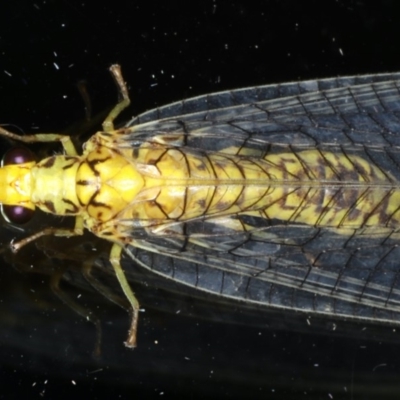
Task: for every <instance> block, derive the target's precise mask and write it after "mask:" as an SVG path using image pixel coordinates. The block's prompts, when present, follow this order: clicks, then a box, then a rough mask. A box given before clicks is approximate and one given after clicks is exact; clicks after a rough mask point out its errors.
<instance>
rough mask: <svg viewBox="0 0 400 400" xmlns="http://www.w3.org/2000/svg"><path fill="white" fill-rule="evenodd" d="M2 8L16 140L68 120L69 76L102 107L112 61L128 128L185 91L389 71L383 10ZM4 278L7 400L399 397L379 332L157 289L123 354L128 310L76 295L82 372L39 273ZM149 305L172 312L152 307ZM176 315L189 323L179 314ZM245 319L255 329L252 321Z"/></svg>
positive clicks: (393, 23)
mask: <svg viewBox="0 0 400 400" xmlns="http://www.w3.org/2000/svg"><path fill="white" fill-rule="evenodd" d="M4 3H5V2H3V4H2V5H1V16H2V17H1V24H0V93H1V95H0V99H1V100H0V104H1V106H0V121H1V123H4V124H13V125H14V126H13V127H12V129H13V130H14V131H20V132H35V131H38V129H40V130H41V131H46V132H47V131H62V130H64V129H65V128H67V127H68V126H70V125H72V124H74V123H76V122H77V121H78V120H80V119H81V118H82V117H83V115H84V107H83V102H82V99H81V97H80V95H79V93H78V91H77V90H76V83H77V82H78V81H80V80H82V79H84V80H86V82H87V85H88V90H89V92H90V95H91V98H92V102H93V108H94V113H96V112H99V111H102V110H104V108H105V107H108V106H110V105H112V104H113V103H114V102H115V99H116V90H115V86H114V84H113V82H112V80H111V79H110V77H109V74H108V72H107V68H108V66H109V65H110V64H112V63H116V62H117V63H120V64H121V65H122V68H123V72H124V77H125V80H126V81H127V82H128V84H129V88H130V93H131V98H132V103H133V104H132V107H131V109H130V110H129V112H127V113H126V114H125V116H126V118H128V117H129V116H131V115H133V114H136V113H139V112H142V111H145V110H147V109H149V108H152V107H155V106H157V105H163V104H166V103H168V102H171V101H176V100H179V99H182V98H185V97H190V96H194V95H197V94H203V93H208V92H215V91H220V90H225V89H233V88H239V87H246V86H251V85H261V84H267V83H275V82H282V81H289V80H299V79H307V78H315V77H330V76H341V75H351V74H363V73H378V72H387V71H396V70H398V69H399V68H400V65H399V55H398V53H399V38H400V16H399V12H400V4H399V3H398V2H396V1H395V0H392V1H389V0H387V1H381V2H379V3H377V2H367V1H334V0H327V1H323V2H322V1H304V2H299V1H289V0H287V1H278V0H276V1H254V2H244V1H230V2H222V1H211V0H209V1H208V0H207V1H201V2H200V1H199V2H179V1H168V2H155V1H146V2H145V1H141V0H140V1H131V2H128V1H118V0H115V1H113V2H108V3H107V4H106V5H103V4H100V2H95V1H92V2H77V1H72V0H69V1H67V0H58V1H55V0H48V1H45V2H42V1H36V2H35V1H22V0H21V1H18V2H8V3H7V4H4ZM4 146H5V145H4ZM38 220H41V221H42V219H41V217H39V218H38ZM42 222H43V221H42ZM7 235H10V239H11V237H12V235H11V234H6V235H5V236H4V237H3V238H2V242H3V243H6V242H7V240H8V236H7ZM32 254H34V253H33V251H32ZM34 261H35V259H34V258H33V256H32V262H34ZM8 270H11V267H10V266H9V265H8V264H7V263H2V271H1V276H0V279H1V283H0V287H1V293H0V300H1V303H0V305H1V313H2V316H3V319H4V321H3V322H2V324H3V327H0V328H1V329H0V331H1V335H0V365H1V368H0V381H1V386H0V395H4V398H10V397H12V396H18V395H26V394H28V393H29V395H31V396H32V397H33V398H36V397H40V395H42V396H44V397H46V396H47V398H55V397H57V398H67V397H68V398H70V397H71V396H80V397H83V396H90V398H105V397H109V398H133V397H135V398H143V396H144V395H146V396H154V397H160V396H161V397H164V398H176V397H177V396H178V395H184V396H186V397H189V398H203V397H205V396H207V397H209V398H212V397H215V398H223V397H226V398H235V397H236V398H242V397H243V396H245V395H247V396H248V398H271V399H273V398H283V399H285V398H294V397H295V396H296V398H313V399H314V398H317V399H330V398H334V399H338V398H340V399H341V398H348V399H350V398H364V399H367V398H376V396H378V397H379V398H383V397H384V396H386V397H387V398H393V397H394V396H395V395H396V394H399V393H400V383H399V379H398V377H399V375H400V362H399V354H400V344H399V340H398V339H397V334H395V333H392V331H391V330H390V329H388V328H379V329H378V330H377V331H374V332H373V333H371V334H370V335H368V334H367V335H365V334H364V333H365V330H364V329H363V328H364V326H363V325H355V326H352V325H350V324H346V323H344V322H338V323H337V328H336V331H335V332H334V334H333V333H332V332H331V330H332V324H331V322H332V321H327V322H326V323H325V322H323V323H321V324H319V325H316V327H315V328H314V327H313V325H312V326H311V328H308V327H307V321H306V318H305V317H303V316H301V317H300V318H298V317H296V319H294V320H295V321H297V322H296V323H291V322H290V321H291V319H290V317H287V316H282V320H287V321H288V322H287V324H284V323H281V322H279V321H278V322H276V323H274V322H273V320H272V319H271V321H270V322H268V318H266V317H264V316H260V314H259V315H257V314H255V316H253V314H252V313H250V315H249V314H248V313H247V312H244V313H243V314H244V316H240V315H237V314H240V313H239V311H237V312H236V311H235V310H233V312H232V313H229V312H227V313H226V315H227V316H226V315H225V314H224V312H223V311H221V312H220V313H219V311H218V309H217V308H216V309H213V312H211V313H210V314H211V315H207V317H208V318H207V319H205V315H204V314H206V313H205V312H204V311H201V308H202V307H201V306H197V305H196V304H197V301H196V300H193V301H192V303H193V304H192V303H190V301H188V300H182V299H180V298H177V299H176V300H175V302H172V304H168V301H169V300H165V299H164V298H163V297H160V298H158V300H157V295H158V291H157V285H155V286H156V287H155V288H149V289H148V290H155V296H154V297H155V298H156V300H154V298H150V299H149V300H148V301H149V302H150V303H152V304H153V308H150V309H149V312H147V311H146V313H144V314H143V317H142V320H141V324H140V326H139V348H138V349H136V350H135V351H134V352H130V351H129V350H126V349H124V347H123V346H122V341H123V339H124V335H125V330H126V327H127V318H126V315H125V313H124V312H122V311H120V310H119V309H118V308H117V307H114V306H110V305H108V302H107V301H106V300H104V299H103V298H102V297H101V296H100V295H92V294H90V293H88V294H86V296H87V300H86V301H87V302H88V303H91V304H95V305H98V307H99V309H100V312H101V313H104V325H105V335H104V336H105V337H104V339H103V352H104V354H103V357H102V359H101V360H100V361H95V360H93V359H92V358H91V351H92V346H93V340H94V329H93V328H92V326H91V325H90V324H88V323H86V322H85V321H84V320H83V319H82V318H80V317H78V316H76V315H75V314H74V313H73V312H72V311H70V310H69V309H68V308H67V307H65V306H64V305H62V304H61V303H60V302H59V300H58V299H56V298H54V297H53V296H52V295H51V294H50V293H49V291H48V284H47V282H48V277H47V276H43V277H42V276H41V275H34V276H33V275H30V274H20V273H16V272H8ZM6 271H7V272H6ZM146 282H147V281H146ZM33 291H34V292H33ZM32 293H36V294H32ZM72 293H75V292H74V291H73V290H72ZM78 293H80V292H79V291H77V292H76V293H75V294H78ZM39 294H40V296H39ZM160 295H161V294H160ZM143 296H144V297H145V296H146V295H143ZM150 297H151V296H150ZM41 298H42V299H44V300H43V303H41V302H40V300H39V299H41ZM139 298H140V297H139ZM180 301H182V302H186V303H185V304H180ZM157 305H159V306H160V308H161V309H162V308H164V307H163V306H164V305H165V308H166V309H167V310H168V311H169V312H171V313H169V312H165V311H162V310H161V311H157V310H154V308H157ZM181 308H182V309H189V310H192V311H186V313H190V314H192V315H194V318H193V317H192V318H189V317H183V316H180V315H179V314H178V315H176V312H177V311H178V310H180V309H181ZM205 308H207V306H205ZM236 315H237V321H238V322H240V324H237V325H236V324H232V323H226V322H223V323H219V322H215V321H214V322H213V321H212V319H216V320H224V319H227V320H229V321H230V322H232V321H235V316H236ZM252 318H253V321H251V320H252ZM258 318H259V321H260V324H261V325H263V326H264V327H260V326H250V325H252V324H250V322H252V323H254V324H255V325H256V322H257V321H256V320H258ZM210 319H211V320H210ZM278 320H279V318H278ZM266 321H267V322H266ZM266 325H268V326H269V328H268V327H266ZM283 325H284V326H283ZM285 326H287V327H286V328H285ZM367 330H368V329H367ZM370 331H373V329H372V328H370ZM380 339H382V340H380ZM156 341H157V343H156ZM72 381H74V382H75V383H76V384H73V383H72Z"/></svg>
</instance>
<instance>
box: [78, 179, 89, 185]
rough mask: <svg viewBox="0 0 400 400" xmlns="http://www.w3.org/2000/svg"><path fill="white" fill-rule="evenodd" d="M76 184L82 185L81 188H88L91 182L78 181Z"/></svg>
mask: <svg viewBox="0 0 400 400" xmlns="http://www.w3.org/2000/svg"><path fill="white" fill-rule="evenodd" d="M76 184H77V185H80V186H88V185H90V181H87V180H82V179H80V180H78V181H76Z"/></svg>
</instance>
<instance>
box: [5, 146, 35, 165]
mask: <svg viewBox="0 0 400 400" xmlns="http://www.w3.org/2000/svg"><path fill="white" fill-rule="evenodd" d="M34 159H35V156H34V155H33V153H32V152H31V151H30V150H28V149H26V148H25V147H14V148H12V149H10V150H8V151H7V152H6V153H5V154H4V156H3V160H2V166H4V165H12V164H24V163H26V162H30V161H33V160H34Z"/></svg>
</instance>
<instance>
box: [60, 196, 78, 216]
mask: <svg viewBox="0 0 400 400" xmlns="http://www.w3.org/2000/svg"><path fill="white" fill-rule="evenodd" d="M63 202H64V203H65V204H68V205H70V206H71V208H70V209H66V210H65V213H66V214H77V213H78V211H79V207H78V206H77V205H76V204H75V203H74V202H72V201H71V200H68V199H63Z"/></svg>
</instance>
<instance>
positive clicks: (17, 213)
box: [2, 204, 34, 225]
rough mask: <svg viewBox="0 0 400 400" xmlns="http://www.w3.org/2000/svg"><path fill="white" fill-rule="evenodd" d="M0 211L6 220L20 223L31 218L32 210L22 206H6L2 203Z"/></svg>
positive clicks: (24, 222)
mask: <svg viewBox="0 0 400 400" xmlns="http://www.w3.org/2000/svg"><path fill="white" fill-rule="evenodd" d="M2 213H3V216H4V218H5V219H6V220H7V221H8V222H12V223H14V224H18V225H22V224H26V223H27V222H29V221H30V220H31V218H32V217H33V214H34V211H33V210H31V209H30V208H25V207H22V206H8V205H4V204H3V207H2Z"/></svg>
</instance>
